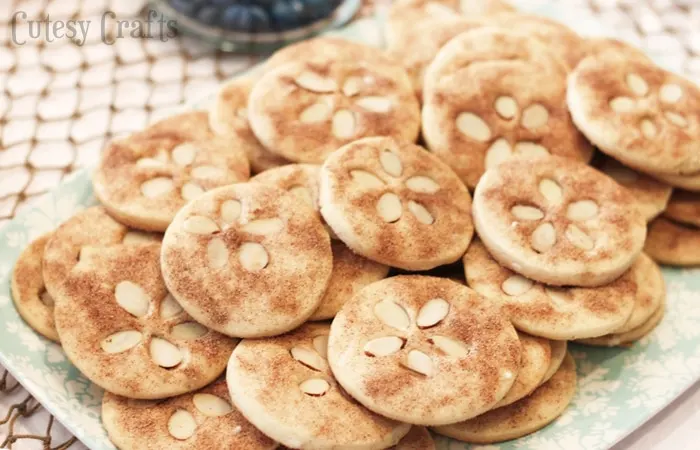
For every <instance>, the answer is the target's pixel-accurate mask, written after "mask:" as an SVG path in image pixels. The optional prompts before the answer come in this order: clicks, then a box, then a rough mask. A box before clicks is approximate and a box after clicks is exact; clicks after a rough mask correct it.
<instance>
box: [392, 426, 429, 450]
mask: <svg viewBox="0 0 700 450" xmlns="http://www.w3.org/2000/svg"><path fill="white" fill-rule="evenodd" d="M390 449H391V450H435V442H434V441H433V437H432V436H431V435H430V432H429V431H428V429H427V428H425V427H411V431H409V432H408V434H407V435H406V436H405V437H404V438H403V439H401V441H400V442H399V443H398V444H396V445H395V446H394V447H390Z"/></svg>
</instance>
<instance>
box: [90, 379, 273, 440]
mask: <svg viewBox="0 0 700 450" xmlns="http://www.w3.org/2000/svg"><path fill="white" fill-rule="evenodd" d="M102 423H103V424H104V427H105V429H106V430H107V434H108V435H109V438H110V440H111V441H112V442H113V443H114V445H116V446H118V447H119V448H120V449H123V450H127V449H128V450H146V449H148V450H174V449H188V450H210V449H214V448H229V449H250V450H273V449H275V448H277V443H276V442H274V441H273V440H272V439H270V438H268V437H267V436H265V435H264V434H262V433H261V432H260V431H259V430H258V429H256V428H255V427H254V426H253V425H252V424H251V423H250V422H248V421H247V420H246V418H245V417H243V415H242V414H241V413H240V412H239V411H238V410H237V409H236V408H234V407H233V405H232V404H231V399H230V397H229V394H228V388H227V387H226V382H225V381H224V380H223V379H219V380H217V381H215V382H213V383H212V384H210V385H209V386H206V387H204V388H202V389H200V390H198V391H196V392H192V393H188V394H183V395H180V396H178V397H173V398H170V399H167V400H161V401H154V400H133V399H128V398H126V397H120V396H118V395H114V394H111V393H109V392H105V395H104V397H103V398H102Z"/></svg>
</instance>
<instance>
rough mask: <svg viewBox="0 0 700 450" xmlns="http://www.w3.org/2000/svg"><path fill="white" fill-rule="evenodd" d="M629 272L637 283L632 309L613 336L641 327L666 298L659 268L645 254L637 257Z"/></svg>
mask: <svg viewBox="0 0 700 450" xmlns="http://www.w3.org/2000/svg"><path fill="white" fill-rule="evenodd" d="M630 272H632V276H633V277H634V279H635V282H636V283H637V294H636V295H635V301H634V308H633V309H632V314H631V315H630V318H629V319H628V320H627V322H625V324H624V325H623V326H621V327H620V328H618V329H616V330H615V331H614V332H613V334H621V333H626V332H628V331H632V330H633V329H635V328H639V327H640V326H642V325H643V324H644V323H645V322H647V321H648V320H649V318H650V317H651V316H652V314H654V312H655V311H657V310H658V309H659V306H660V305H661V304H662V303H663V301H664V299H665V298H666V284H665V282H664V277H663V274H662V273H661V268H659V266H658V265H657V264H656V263H655V262H654V261H653V260H652V259H651V258H650V257H648V256H647V255H646V254H644V253H642V254H641V255H639V258H637V260H636V261H635V262H634V264H633V265H632V267H631V268H630Z"/></svg>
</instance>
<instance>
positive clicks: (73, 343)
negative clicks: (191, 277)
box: [55, 243, 235, 399]
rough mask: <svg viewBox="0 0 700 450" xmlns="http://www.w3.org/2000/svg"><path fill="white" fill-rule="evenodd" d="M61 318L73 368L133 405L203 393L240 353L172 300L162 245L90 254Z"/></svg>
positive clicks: (71, 282)
mask: <svg viewBox="0 0 700 450" xmlns="http://www.w3.org/2000/svg"><path fill="white" fill-rule="evenodd" d="M55 318H56V329H57V330H58V335H59V336H60V338H61V345H62V346H63V349H64V350H65V352H66V355H68V358H69V359H70V360H71V362H72V363H73V364H75V366H76V367H77V368H78V369H80V371H81V372H82V373H83V374H85V376H86V377H87V378H89V379H90V380H91V381H93V382H94V383H96V384H97V385H99V386H101V387H102V388H104V389H106V390H107V391H109V392H113V393H115V394H118V395H122V396H125V397H130V398H141V399H158V398H165V397H171V396H173V395H179V394H183V393H185V392H189V391H192V390H194V389H199V388H201V387H203V386H205V385H207V384H209V383H211V382H212V381H213V380H215V379H216V378H217V377H218V376H219V375H221V373H222V372H223V371H224V369H225V368H226V361H227V360H228V357H229V356H230V354H231V351H232V350H233V347H234V346H235V341H234V340H232V339H229V338H227V337H225V336H222V335H220V334H218V333H215V332H213V331H210V330H208V329H207V328H205V327H204V326H202V325H200V324H198V323H196V322H194V321H193V320H192V318H191V317H189V316H188V315H187V314H185V312H184V311H183V310H182V308H181V307H180V306H179V305H178V304H177V303H176V302H175V300H174V299H173V298H172V296H170V295H169V294H168V291H167V290H166V288H165V284H164V283H163V278H162V276H161V271H160V244H157V243H155V244H148V245H139V246H122V245H118V246H112V247H103V248H86V249H84V250H83V252H82V258H81V260H80V262H79V263H78V264H77V265H76V266H75V268H74V269H73V270H72V271H71V273H70V275H69V277H68V280H67V281H66V285H65V289H63V290H62V291H61V295H60V297H59V298H57V299H56V309H55Z"/></svg>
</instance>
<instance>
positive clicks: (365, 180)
mask: <svg viewBox="0 0 700 450" xmlns="http://www.w3.org/2000/svg"><path fill="white" fill-rule="evenodd" d="M350 176H351V177H352V179H353V180H354V181H355V182H356V183H358V184H360V185H362V186H363V187H365V188H369V189H378V188H381V187H383V186H384V182H383V181H382V180H380V179H379V178H378V177H377V176H376V175H373V174H371V173H369V172H367V171H365V170H352V171H350Z"/></svg>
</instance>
